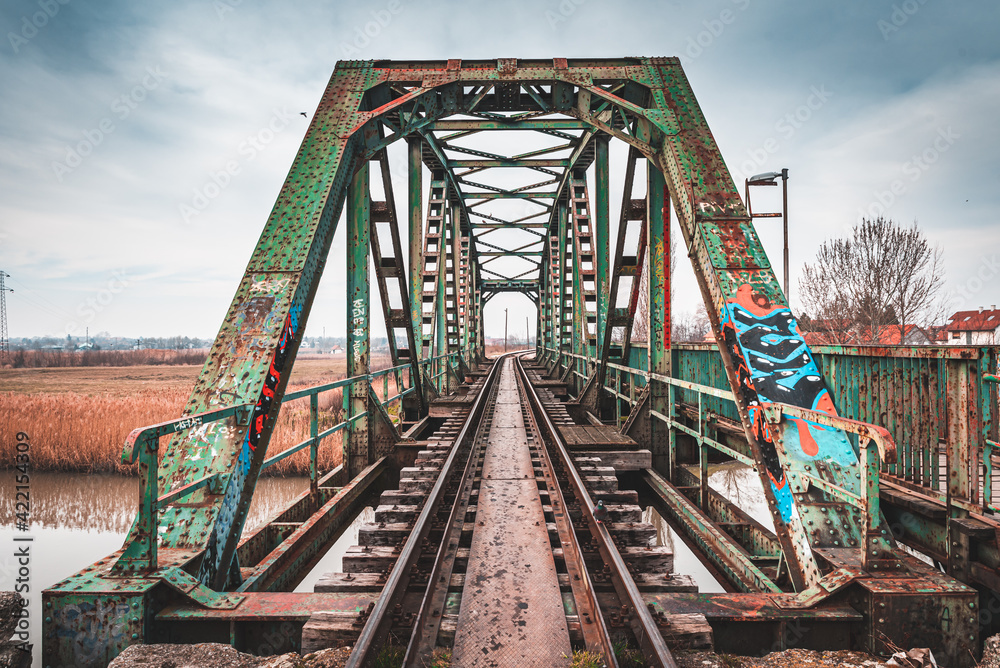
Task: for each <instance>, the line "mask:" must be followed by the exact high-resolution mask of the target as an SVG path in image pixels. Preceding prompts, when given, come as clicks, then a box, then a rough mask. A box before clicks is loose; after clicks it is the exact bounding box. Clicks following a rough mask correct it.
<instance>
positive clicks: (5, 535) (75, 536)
mask: <svg viewBox="0 0 1000 668" xmlns="http://www.w3.org/2000/svg"><path fill="white" fill-rule="evenodd" d="M308 486H309V480H308V478H299V477H296V478H262V479H261V480H260V481H258V483H257V489H256V492H255V493H254V498H253V502H252V503H251V505H250V512H249V514H248V517H247V530H248V531H249V530H252V529H253V528H255V527H257V526H259V525H260V524H262V523H263V522H265V521H266V520H267V519H268V518H270V517H271V516H273V515H274V514H275V513H277V512H278V511H279V510H281V509H283V508H284V507H286V506H287V505H288V504H289V503H290V502H291V500H292V499H294V498H295V497H296V496H298V495H299V494H300V493H301V492H302V491H304V490H305V489H306V488H308ZM15 491H16V490H15V477H14V471H10V470H6V471H0V590H4V591H9V590H13V589H14V587H15V584H16V583H15V580H16V579H17V577H18V564H17V563H16V562H15V559H14V557H13V554H14V550H13V548H12V546H13V545H14V538H15V537H18V538H24V537H27V536H30V537H31V538H32V542H31V543H30V546H31V566H30V568H31V574H30V581H29V585H30V592H29V593H28V595H27V598H28V600H29V603H30V606H29V611H30V615H31V616H30V619H31V626H30V636H31V637H30V642H31V643H32V644H33V645H34V651H33V662H34V665H36V666H40V665H42V656H41V630H42V629H41V623H40V621H39V620H40V619H41V598H42V596H41V593H42V590H43V589H45V588H47V587H51V586H52V585H54V584H55V583H57V582H59V581H60V580H63V579H65V578H66V577H68V576H70V575H72V574H73V573H76V572H78V571H80V570H82V569H83V568H85V567H87V566H89V565H90V564H92V563H94V562H95V561H97V560H98V559H101V558H103V557H106V556H108V555H109V554H111V553H112V552H114V551H116V550H118V549H119V548H120V547H121V546H122V543H123V542H124V540H125V535H126V534H127V533H128V530H129V527H130V526H131V525H132V520H133V519H134V518H135V512H136V508H137V507H138V502H139V497H138V494H139V481H138V478H135V477H125V476H117V475H96V474H95V475H84V474H76V473H32V474H31V527H30V530H29V531H27V532H21V531H17V530H16V529H15V525H14V521H15V515H14V510H15V509H14V502H15ZM372 518H374V511H373V513H372ZM345 533H349V532H345ZM354 537H355V540H356V538H357V530H356V529H355V530H354ZM351 544H353V543H351ZM346 549H347V546H345V547H344V548H343V550H341V552H340V555H341V556H342V555H343V551H344V550H346ZM337 566H338V568H339V563H338V565H337ZM329 570H333V569H329ZM317 578H318V576H317Z"/></svg>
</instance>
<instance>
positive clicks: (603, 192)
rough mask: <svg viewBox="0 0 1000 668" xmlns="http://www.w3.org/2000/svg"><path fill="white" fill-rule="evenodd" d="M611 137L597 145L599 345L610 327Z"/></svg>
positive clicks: (602, 137) (601, 136)
mask: <svg viewBox="0 0 1000 668" xmlns="http://www.w3.org/2000/svg"><path fill="white" fill-rule="evenodd" d="M610 141H611V137H609V136H608V135H606V134H603V133H601V134H599V135H597V137H596V143H595V151H596V156H595V162H596V167H595V172H596V173H595V178H594V187H595V188H596V191H597V192H596V193H595V201H594V204H595V210H594V250H595V254H596V255H597V263H596V270H597V345H601V344H603V343H604V328H605V327H606V326H607V323H608V295H609V286H608V265H609V260H610V258H609V257H608V253H609V251H610V249H609V243H608V242H609V238H608V235H609V234H610V226H609V220H610V215H611V214H610V202H609V199H608V194H609V193H608V189H609V185H608V183H609V180H610V179H609V176H610V171H609V165H608V144H609V143H610ZM593 355H594V356H595V357H596V356H599V355H600V351H599V350H595V351H594V352H593Z"/></svg>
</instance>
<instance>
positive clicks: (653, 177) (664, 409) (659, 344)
mask: <svg viewBox="0 0 1000 668" xmlns="http://www.w3.org/2000/svg"><path fill="white" fill-rule="evenodd" d="M647 174H648V177H647V182H648V186H647V190H646V206H647V211H646V240H647V243H646V250H647V255H646V261H647V262H648V265H647V266H648V267H649V281H648V286H649V287H648V290H649V294H648V295H647V296H648V300H647V302H646V303H647V304H648V305H649V308H648V309H647V311H648V317H649V367H648V368H649V371H650V372H651V373H657V374H661V375H663V376H670V375H671V364H670V250H669V249H670V193H669V192H668V191H667V185H666V182H665V181H664V180H663V174H662V173H661V172H660V171H659V170H658V169H656V167H655V166H652V165H651V166H650V167H649V169H648V170H647ZM669 403H670V399H669V390H668V385H667V384H666V383H664V382H662V381H659V380H655V379H654V378H650V379H649V410H652V411H656V412H657V413H659V414H660V415H666V414H667V413H668V412H669ZM649 428H650V438H649V444H650V448H651V450H652V452H653V468H654V469H655V470H657V471H660V472H669V468H670V462H671V461H673V457H672V453H671V452H670V438H669V432H670V429H669V428H668V427H667V425H666V423H664V422H663V421H662V420H650V421H649Z"/></svg>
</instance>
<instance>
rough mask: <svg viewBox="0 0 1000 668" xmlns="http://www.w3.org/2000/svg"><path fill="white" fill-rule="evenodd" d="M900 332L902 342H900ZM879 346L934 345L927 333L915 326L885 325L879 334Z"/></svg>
mask: <svg viewBox="0 0 1000 668" xmlns="http://www.w3.org/2000/svg"><path fill="white" fill-rule="evenodd" d="M900 330H902V334H903V336H902V339H903V340H902V341H900V333H901V332H900ZM878 342H879V345H883V346H898V345H904V346H926V345H930V344H931V343H934V341H933V340H932V339H931V337H930V336H928V335H927V332H925V331H924V330H922V329H921V328H919V327H917V326H916V325H887V326H886V328H885V329H883V330H882V332H881V333H880V334H879V339H878Z"/></svg>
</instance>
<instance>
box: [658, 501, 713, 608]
mask: <svg viewBox="0 0 1000 668" xmlns="http://www.w3.org/2000/svg"><path fill="white" fill-rule="evenodd" d="M642 521H643V522H649V523H650V524H652V525H653V526H654V527H656V544H657V545H665V546H667V547H670V548H671V549H673V551H674V572H675V573H681V574H683V575H690V576H691V577H692V578H694V581H695V582H696V583H697V584H698V591H700V592H701V593H703V594H704V593H708V594H711V593H718V592H724V591H726V590H725V589H724V588H723V586H722V585H721V584H719V581H718V580H716V579H715V578H714V577H712V574H711V573H710V572H709V571H708V569H707V568H705V565H704V564H703V563H701V561H700V560H699V559H698V557H697V556H695V553H694V552H692V551H691V549H690V548H689V547H688V546H687V544H686V543H685V542H684V541H683V540H681V539H680V537H679V536H676V535H675V534H674V530H673V529H672V528H671V527H670V525H669V524H667V521H666V520H665V519H663V518H662V517H661V516H660V514H659V513H658V512H656V509H655V508H653V507H652V506H650V507H648V508H645V509H644V510H643V511H642Z"/></svg>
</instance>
